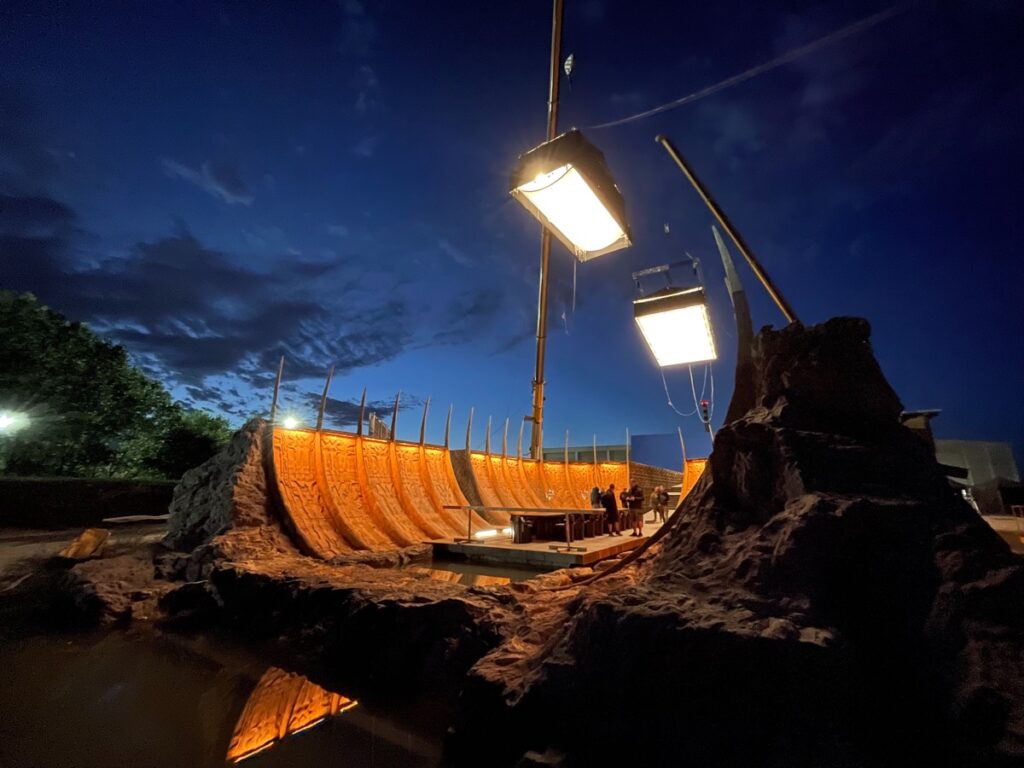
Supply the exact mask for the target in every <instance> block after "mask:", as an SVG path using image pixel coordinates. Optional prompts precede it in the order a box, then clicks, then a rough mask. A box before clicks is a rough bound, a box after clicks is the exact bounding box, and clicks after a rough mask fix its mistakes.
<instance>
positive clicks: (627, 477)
mask: <svg viewBox="0 0 1024 768" xmlns="http://www.w3.org/2000/svg"><path fill="white" fill-rule="evenodd" d="M631 474H632V473H631V472H630V471H629V427H626V487H627V488H629V487H630V483H629V481H630V479H631V478H630V475H631Z"/></svg>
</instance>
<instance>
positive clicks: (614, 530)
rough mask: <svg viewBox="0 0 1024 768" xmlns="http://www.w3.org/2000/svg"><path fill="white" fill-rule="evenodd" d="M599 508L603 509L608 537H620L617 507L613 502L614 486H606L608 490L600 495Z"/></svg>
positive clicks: (614, 501)
mask: <svg viewBox="0 0 1024 768" xmlns="http://www.w3.org/2000/svg"><path fill="white" fill-rule="evenodd" d="M601 506H603V507H604V519H605V522H606V523H607V524H608V535H609V536H621V535H622V533H621V532H620V531H619V506H618V504H617V503H616V500H615V484H614V483H613V484H611V485H609V486H608V490H607V491H605V492H604V493H603V494H601Z"/></svg>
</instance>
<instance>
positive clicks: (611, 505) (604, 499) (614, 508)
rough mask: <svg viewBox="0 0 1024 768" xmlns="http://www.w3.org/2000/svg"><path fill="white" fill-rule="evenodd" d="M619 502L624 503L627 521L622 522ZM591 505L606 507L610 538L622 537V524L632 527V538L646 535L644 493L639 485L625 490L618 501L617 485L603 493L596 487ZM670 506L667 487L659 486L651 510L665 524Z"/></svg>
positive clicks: (653, 495)
mask: <svg viewBox="0 0 1024 768" xmlns="http://www.w3.org/2000/svg"><path fill="white" fill-rule="evenodd" d="M619 502H621V503H622V517H624V518H625V520H623V521H621V522H620V515H619ZM590 505H591V506H592V507H594V508H595V509H597V508H598V507H604V516H605V523H606V524H607V526H608V535H609V536H621V535H622V523H623V522H625V523H628V524H629V525H631V526H632V528H633V532H632V533H631V534H630V536H643V535H644V491H643V488H641V487H640V485H639V484H637V483H632V484H631V485H630V486H629V488H623V489H622V492H621V493H620V494H619V496H618V499H616V497H615V484H614V483H612V484H611V485H609V486H608V488H607V489H605V490H604V491H602V490H601V489H600V488H598V487H597V486H596V485H595V486H594V487H593V488H592V489H591V491H590ZM667 506H668V492H666V490H665V486H663V485H659V486H657V487H656V488H655V489H654V492H653V493H652V494H651V509H652V510H653V512H654V515H655V521H657V519H658V518H660V519H661V522H665V509H666V508H667Z"/></svg>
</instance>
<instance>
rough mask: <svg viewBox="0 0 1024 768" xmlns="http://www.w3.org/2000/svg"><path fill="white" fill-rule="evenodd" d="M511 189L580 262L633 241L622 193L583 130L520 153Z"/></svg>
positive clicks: (558, 137) (600, 154)
mask: <svg viewBox="0 0 1024 768" xmlns="http://www.w3.org/2000/svg"><path fill="white" fill-rule="evenodd" d="M509 192H510V193H511V195H512V197H514V198H515V199H516V200H518V201H519V202H520V203H521V204H522V205H523V207H524V208H526V210H528V211H529V212H530V213H531V214H533V215H534V216H535V217H536V218H537V219H538V220H539V221H540V222H541V224H543V225H544V226H545V227H547V228H548V229H549V230H550V231H551V233H552V234H553V235H554V236H555V237H557V238H558V239H559V240H561V241H562V243H563V244H564V245H565V247H566V248H568V249H569V250H570V251H571V252H572V253H573V254H574V255H575V256H576V258H578V259H579V260H580V261H590V260H591V259H594V258H597V257H598V256H603V255H604V254H606V253H611V252H612V251H617V250H619V249H620V248H627V247H628V246H630V245H631V242H630V236H629V225H628V224H627V223H626V206H625V202H624V201H623V199H622V193H621V192H619V188H618V187H617V186H616V185H615V180H614V179H613V178H612V175H611V172H610V171H609V170H608V165H607V163H606V162H605V159H604V155H603V154H602V153H601V151H600V150H599V149H598V148H597V147H595V146H594V145H593V144H591V143H590V142H589V141H587V139H586V138H585V137H584V136H583V134H582V133H580V132H579V131H578V130H575V129H573V130H571V131H567V132H566V133H563V134H562V135H561V136H557V137H556V138H554V139H552V140H551V141H546V142H544V143H543V144H541V145H540V146H538V147H534V148H533V149H531V150H530V151H529V152H526V153H525V154H523V155H520V157H519V162H518V163H517V164H516V167H515V170H514V171H513V172H512V178H511V181H510V183H509Z"/></svg>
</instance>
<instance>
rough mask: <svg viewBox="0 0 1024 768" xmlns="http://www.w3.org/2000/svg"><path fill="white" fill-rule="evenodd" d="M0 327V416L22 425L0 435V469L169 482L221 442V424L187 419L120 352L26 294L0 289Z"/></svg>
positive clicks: (190, 414)
mask: <svg viewBox="0 0 1024 768" xmlns="http://www.w3.org/2000/svg"><path fill="white" fill-rule="evenodd" d="M0 328H2V329H3V333H2V334H0V412H8V413H17V414H22V415H24V416H25V417H27V425H26V426H25V427H24V428H23V429H21V430H19V431H17V432H14V433H12V434H4V435H3V436H2V437H0V471H2V472H5V473H7V474H17V475H72V476H79V477H177V476H178V475H179V474H180V472H179V471H178V470H179V468H181V467H183V465H185V464H187V463H189V462H192V464H193V465H194V464H199V463H201V462H202V461H204V460H205V459H206V458H208V457H209V455H211V454H212V453H213V452H214V451H215V450H216V448H217V447H219V445H221V444H222V443H223V440H224V438H225V434H226V432H227V430H228V427H227V422H226V421H224V420H223V419H219V418H218V417H214V416H210V415H208V414H207V415H204V416H202V417H200V416H195V415H194V414H195V412H191V411H186V410H185V409H184V408H183V407H182V406H181V405H180V404H178V403H174V402H173V401H172V400H171V397H170V395H169V394H168V392H167V390H166V389H164V387H163V386H162V385H161V384H159V383H158V382H156V381H154V380H152V379H150V378H148V377H147V376H146V375H145V374H144V373H143V372H142V371H140V370H139V369H138V368H135V367H133V366H132V365H131V364H130V363H129V360H128V355H127V353H126V352H125V349H124V348H123V347H121V346H118V345H114V344H111V343H109V342H107V341H105V340H103V339H101V338H100V337H99V336H97V335H96V334H95V333H93V331H91V330H90V329H89V328H87V327H86V326H84V325H82V324H81V323H73V322H68V321H67V320H66V319H65V318H64V317H63V316H62V315H60V314H59V313H57V312H54V311H53V310H51V309H49V308H47V307H44V306H41V305H40V304H39V303H38V301H37V300H36V299H35V297H34V296H32V295H31V294H21V295H18V294H14V293H11V292H9V291H0ZM190 430H193V431H194V432H195V435H194V439H192V440H191V442H190V441H189V439H188V438H187V435H188V434H189V431H190ZM172 438H173V439H172ZM189 450H191V451H194V453H191V454H189ZM185 468H187V467H185Z"/></svg>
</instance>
